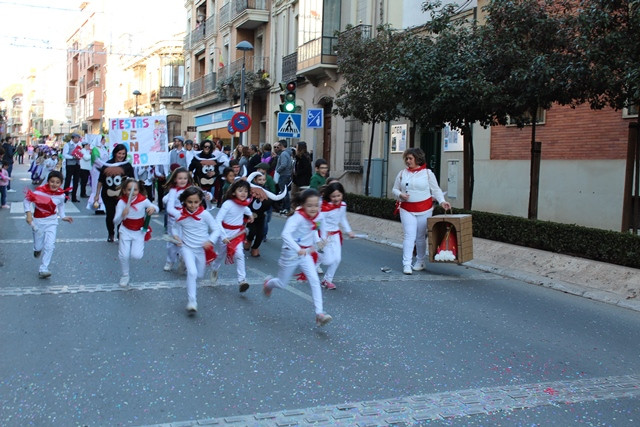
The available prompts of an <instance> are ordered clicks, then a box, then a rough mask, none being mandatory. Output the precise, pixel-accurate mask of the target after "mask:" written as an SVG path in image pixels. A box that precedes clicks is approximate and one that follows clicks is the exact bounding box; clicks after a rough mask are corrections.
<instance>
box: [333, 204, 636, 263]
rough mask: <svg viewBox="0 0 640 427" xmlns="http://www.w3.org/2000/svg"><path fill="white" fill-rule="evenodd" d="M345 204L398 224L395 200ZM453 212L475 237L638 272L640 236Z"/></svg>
mask: <svg viewBox="0 0 640 427" xmlns="http://www.w3.org/2000/svg"><path fill="white" fill-rule="evenodd" d="M346 202H347V208H348V210H349V211H350V212H354V213H357V214H362V215H367V216H373V217H376V218H383V219H389V220H394V221H399V220H400V219H399V217H398V216H394V215H393V210H394V207H395V200H392V199H384V198H383V199H381V198H377V197H369V196H362V195H359V194H347V197H346ZM453 211H454V212H453V213H457V214H465V213H466V214H471V215H473V235H474V236H475V237H479V238H482V239H489V240H495V241H498V242H504V243H510V244H513V245H519V246H526V247H529V248H535V249H540V250H543V251H549V252H556V253H562V254H566V255H572V256H578V257H582V258H587V259H592V260H595V261H601V262H606V263H611V264H618V265H623V266H626V267H633V268H640V236H635V235H633V234H627V233H619V232H616V231H608V230H600V229H596V228H589V227H583V226H579V225H575V224H561V223H557V222H551V221H539V220H530V219H527V218H521V217H517V216H510V215H502V214H496V213H490V212H481V211H465V210H461V209H454V210H453ZM442 213H443V209H442V207H441V206H436V208H435V209H434V215H437V214H442Z"/></svg>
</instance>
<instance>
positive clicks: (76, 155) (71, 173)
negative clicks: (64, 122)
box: [62, 132, 82, 203]
mask: <svg viewBox="0 0 640 427" xmlns="http://www.w3.org/2000/svg"><path fill="white" fill-rule="evenodd" d="M80 138H81V136H80V134H78V133H76V132H74V133H72V134H71V140H70V141H69V142H67V143H66V144H65V145H64V147H62V157H63V158H64V161H65V172H64V174H65V178H64V186H65V187H69V185H70V184H72V183H73V188H72V189H71V201H72V202H74V203H76V202H79V200H78V197H77V194H78V187H79V186H80V163H79V162H80V158H81V157H82V154H80V150H79V149H78V150H76V148H80V145H78V144H79V143H80Z"/></svg>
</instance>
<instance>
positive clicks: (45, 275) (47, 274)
mask: <svg viewBox="0 0 640 427" xmlns="http://www.w3.org/2000/svg"><path fill="white" fill-rule="evenodd" d="M49 276H51V273H50V272H48V271H41V272H39V273H38V277H40V278H41V279H46V278H47V277H49Z"/></svg>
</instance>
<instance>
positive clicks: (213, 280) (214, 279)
mask: <svg viewBox="0 0 640 427" xmlns="http://www.w3.org/2000/svg"><path fill="white" fill-rule="evenodd" d="M209 280H210V281H211V284H212V285H215V284H216V283H218V270H211V275H210V276H209Z"/></svg>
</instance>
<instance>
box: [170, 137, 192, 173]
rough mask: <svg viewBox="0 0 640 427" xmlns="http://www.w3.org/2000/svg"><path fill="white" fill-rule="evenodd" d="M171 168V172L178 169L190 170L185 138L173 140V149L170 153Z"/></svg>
mask: <svg viewBox="0 0 640 427" xmlns="http://www.w3.org/2000/svg"><path fill="white" fill-rule="evenodd" d="M169 167H170V169H171V170H174V169H175V168H178V167H182V168H185V169H188V168H189V164H188V163H187V151H186V150H185V149H184V138H183V137H181V136H176V137H174V138H173V148H172V149H171V151H170V152H169Z"/></svg>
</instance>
